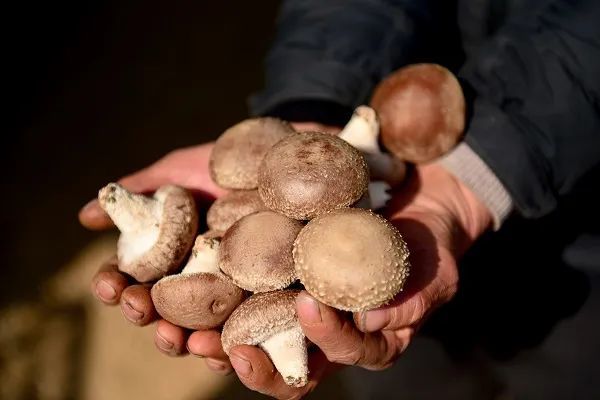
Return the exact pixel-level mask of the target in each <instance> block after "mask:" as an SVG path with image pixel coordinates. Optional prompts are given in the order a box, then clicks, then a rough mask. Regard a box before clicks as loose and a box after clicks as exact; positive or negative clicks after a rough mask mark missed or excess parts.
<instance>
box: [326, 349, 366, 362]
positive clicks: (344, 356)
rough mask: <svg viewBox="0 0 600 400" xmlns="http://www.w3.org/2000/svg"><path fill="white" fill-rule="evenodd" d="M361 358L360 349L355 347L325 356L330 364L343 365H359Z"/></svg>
mask: <svg viewBox="0 0 600 400" xmlns="http://www.w3.org/2000/svg"><path fill="white" fill-rule="evenodd" d="M362 358H363V352H362V348H361V347H355V348H352V349H349V350H347V351H343V352H338V353H337V354H336V353H334V354H331V355H327V359H328V360H329V361H331V362H335V363H339V364H344V365H359V364H360V362H361V361H362Z"/></svg>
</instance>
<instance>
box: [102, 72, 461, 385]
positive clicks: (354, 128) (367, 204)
mask: <svg viewBox="0 0 600 400" xmlns="http://www.w3.org/2000/svg"><path fill="white" fill-rule="evenodd" d="M411 71H412V70H411ZM411 71H409V72H411ZM435 71H438V70H437V69H436V70H435ZM411 73H413V74H414V71H412V72H411ZM436 73H437V72H436ZM419 76H420V77H422V76H421V75H419ZM402 79H404V78H397V77H396V78H393V79H392V80H391V82H392V83H390V84H388V85H387V86H386V85H383V86H382V87H383V89H381V88H380V90H379V92H378V93H376V96H375V97H374V100H373V102H374V103H375V104H378V105H381V104H383V105H385V104H386V103H385V101H383V102H382V101H381V98H384V97H386V96H387V97H391V96H392V97H393V96H396V97H398V98H399V99H400V100H398V99H396V100H389V101H396V102H399V103H400V104H404V103H402V101H401V99H403V98H405V97H406V96H408V97H411V96H412V97H414V96H417V95H415V94H414V93H415V92H418V90H417V89H414V88H412V89H411V88H409V89H406V86H407V85H406V84H405V83H403V84H401V85H400V86H402V87H401V88H400V89H398V90H405V91H407V93H408V94H406V93H405V94H398V93H395V92H394V88H395V87H396V86H398V84H397V83H394V82H398V81H400V82H404V81H403V80H402ZM419 82H421V81H419ZM420 84H421V83H419V84H415V85H416V86H419V85H420ZM394 85H395V86H394ZM423 85H424V87H427V88H430V86H427V85H425V84H423ZM409 86H410V85H409ZM442 86H443V88H444V90H446V89H447V88H448V87H450V89H448V90H450V91H451V90H454V89H452V84H448V83H443V84H442ZM432 90H433V89H432ZM442 97H444V98H445V97H447V96H446V94H443V96H442ZM434 103H435V101H434ZM458 108H460V107H458ZM463 108H464V107H463ZM380 109H381V113H383V115H381V114H378V112H377V111H376V110H375V109H374V108H371V107H368V106H360V107H358V108H357V109H356V110H355V112H354V115H353V116H352V118H351V119H350V121H349V122H348V123H347V125H346V126H345V127H344V129H343V130H342V132H341V134H340V135H338V136H334V135H329V134H325V133H320V132H296V131H295V130H294V129H292V127H291V126H290V125H289V124H288V123H287V122H285V121H282V120H279V119H276V118H252V119H248V120H245V121H242V122H240V123H238V124H236V125H234V126H232V127H231V128H229V129H228V130H226V131H225V132H224V133H223V134H222V135H221V136H220V137H219V138H218V139H217V141H216V143H215V146H214V148H213V150H212V153H211V156H210V162H209V169H210V174H211V177H212V179H213V180H214V181H215V182H216V183H217V184H218V185H219V186H221V187H223V188H225V189H227V190H229V192H228V194H227V195H225V196H224V197H222V198H220V199H218V200H216V201H215V202H214V203H213V205H212V206H211V208H210V209H209V210H208V212H207V214H206V217H205V218H206V224H207V226H208V228H209V231H207V232H203V233H202V234H200V235H198V236H196V235H197V234H198V232H197V230H198V226H199V216H198V214H197V211H196V206H195V204H194V200H193V198H192V197H191V195H190V193H189V192H188V191H187V190H186V189H184V188H181V187H178V186H173V185H169V186H165V187H162V188H160V189H159V190H157V191H156V193H155V194H154V195H153V197H150V196H145V195H143V194H135V193H130V192H128V191H127V190H126V189H125V188H123V187H122V186H120V185H118V184H115V183H111V184H109V185H107V186H106V187H105V188H103V189H102V190H100V193H99V200H100V204H101V206H102V207H103V208H104V209H105V210H106V211H107V213H108V214H109V216H110V217H111V218H112V220H113V221H114V222H115V225H116V226H117V227H118V228H119V230H120V231H121V235H120V238H119V241H118V265H119V269H120V270H121V271H123V272H124V273H127V274H129V275H131V276H132V277H133V278H134V279H135V280H137V281H139V282H151V283H152V284H153V285H152V290H151V295H152V300H153V302H154V305H155V307H156V310H157V312H158V313H159V314H160V315H161V316H162V317H163V318H164V319H166V320H168V321H170V322H172V323H173V324H176V325H179V326H181V327H184V328H188V329H199V330H204V329H219V328H222V335H221V339H222V344H223V348H224V350H225V352H226V353H227V354H229V352H230V351H231V349H232V348H233V347H234V346H237V345H241V344H246V345H257V346H260V347H261V348H262V349H264V350H265V352H266V353H267V354H268V355H269V357H270V358H271V360H272V361H273V363H274V365H275V367H276V368H277V370H278V371H279V372H280V373H281V375H282V377H283V379H284V380H285V382H286V383H287V384H288V385H292V386H304V385H305V384H306V383H307V381H308V373H309V371H308V367H307V341H306V339H305V337H304V334H303V333H302V329H301V328H300V324H299V321H298V316H297V314H296V308H295V298H296V295H297V294H298V293H299V288H304V289H305V290H306V291H308V292H309V293H310V294H311V295H312V296H314V297H315V298H316V299H318V300H319V301H321V302H323V303H324V304H327V305H329V306H331V307H334V308H337V309H339V310H344V311H349V312H361V311H366V310H369V309H373V308H376V307H379V306H381V305H384V304H386V303H388V302H389V301H391V300H392V299H393V298H394V297H395V296H396V295H397V294H398V293H399V292H400V291H401V290H402V288H403V286H404V285H405V282H406V280H407V277H408V274H409V262H408V254H409V251H408V248H407V246H406V244H405V242H404V241H403V239H402V236H401V234H400V232H398V230H397V229H396V228H395V227H394V226H393V225H391V224H390V223H389V222H388V221H387V220H386V219H384V218H383V217H381V216H380V215H378V214H377V210H379V209H380V208H381V207H384V206H385V203H386V201H387V197H388V194H387V190H388V189H389V188H390V187H392V186H395V185H398V184H400V183H401V182H402V181H403V179H404V176H405V174H406V168H405V164H404V162H405V161H407V160H408V161H410V160H409V159H408V158H407V157H404V158H402V159H400V158H399V157H397V156H396V155H395V154H396V152H394V151H392V153H388V152H386V151H382V150H381V148H380V145H379V141H380V140H379V131H380V121H383V123H384V127H386V126H388V128H386V129H387V130H388V132H391V128H389V121H390V117H391V114H392V113H398V114H402V112H403V111H402V109H390V108H389V107H388V108H386V107H383V106H382V108H380ZM413 109H414V107H413ZM390 110H392V111H390ZM444 110H445V109H444ZM443 112H446V111H443ZM451 112H453V111H451ZM463 112H464V110H463ZM444 115H445V114H444ZM415 118H416V119H418V118H419V117H418V116H415ZM440 118H441V117H440ZM442 119H443V118H442ZM436 121H437V120H436ZM444 121H446V119H444ZM386 124H387V125H386ZM428 124H429V125H428V126H430V127H431V126H435V127H436V129H437V127H439V123H438V122H435V121H434V122H431V123H428ZM392 125H393V124H392ZM426 125H427V124H426ZM450 125H451V127H450V128H449V129H450V130H452V132H453V133H454V131H456V130H457V129H458V125H459V124H456V123H454V122H452V121H451V123H450ZM394 126H396V127H397V126H398V124H396V125H394ZM424 129H425V128H424ZM384 132H385V130H384ZM444 132H446V130H444ZM420 134H421V133H417V135H420ZM443 134H444V135H446V133H443ZM431 135H433V134H430V136H431ZM392 136H393V134H388V137H387V139H386V136H384V138H383V139H384V143H387V142H389V143H392V144H393V145H392V146H391V147H388V148H391V149H392V150H394V149H396V147H394V146H395V145H394V143H396V142H394V140H395V139H393V138H392ZM425 136H426V135H425ZM455 136H456V135H455ZM456 137H458V136H456ZM418 140H422V138H420V139H418ZM386 141H387V142H386ZM426 142H427V141H426ZM427 143H430V142H427ZM444 143H445V142H444ZM426 145H427V146H429V144H426ZM415 146H417V147H418V145H416V144H415ZM438 147H439V146H438ZM442 148H444V149H446V150H444V151H447V149H448V148H449V147H448V146H447V145H444V146H442ZM403 155H404V154H403Z"/></svg>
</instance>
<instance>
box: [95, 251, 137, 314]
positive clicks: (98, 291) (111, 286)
mask: <svg viewBox="0 0 600 400" xmlns="http://www.w3.org/2000/svg"><path fill="white" fill-rule="evenodd" d="M127 285H128V282H127V278H126V277H125V275H123V274H122V273H120V272H119V270H118V267H117V257H116V256H114V257H112V258H111V259H109V260H107V261H106V262H105V263H103V264H102V265H101V266H100V268H99V269H98V272H97V273H96V275H94V277H93V278H92V285H91V286H92V293H94V295H95V296H96V298H97V299H98V300H100V301H101V302H103V303H104V304H107V305H116V304H118V303H119V300H120V298H121V294H122V292H123V290H125V288H126V287H127Z"/></svg>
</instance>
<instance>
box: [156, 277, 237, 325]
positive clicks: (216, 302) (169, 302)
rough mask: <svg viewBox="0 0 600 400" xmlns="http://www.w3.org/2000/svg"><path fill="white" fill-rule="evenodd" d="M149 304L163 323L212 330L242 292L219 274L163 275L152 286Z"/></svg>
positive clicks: (226, 315) (225, 317)
mask: <svg viewBox="0 0 600 400" xmlns="http://www.w3.org/2000/svg"><path fill="white" fill-rule="evenodd" d="M151 294H152V302H153V303H154V306H155V307H156V311H157V312H158V314H159V315H160V316H161V317H163V318H164V319H166V320H167V321H169V322H171V323H173V324H175V325H178V326H181V327H183V328H188V329H197V330H206V329H213V328H216V327H218V326H220V325H221V324H223V322H225V320H227V317H229V315H230V314H231V312H232V311H233V310H234V309H235V308H236V307H237V306H238V305H239V304H240V303H241V302H242V300H243V299H244V292H243V291H242V289H240V288H238V287H237V286H235V285H234V284H233V282H231V280H230V279H229V278H227V277H226V276H225V275H223V274H209V273H204V272H200V273H191V274H177V275H170V276H166V277H164V278H163V279H161V280H159V281H158V282H157V283H156V284H155V285H154V286H152V291H151Z"/></svg>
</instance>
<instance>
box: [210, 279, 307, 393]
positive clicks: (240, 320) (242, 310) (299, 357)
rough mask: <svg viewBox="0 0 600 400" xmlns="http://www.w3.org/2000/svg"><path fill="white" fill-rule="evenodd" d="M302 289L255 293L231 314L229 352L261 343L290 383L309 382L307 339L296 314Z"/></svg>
mask: <svg viewBox="0 0 600 400" xmlns="http://www.w3.org/2000/svg"><path fill="white" fill-rule="evenodd" d="M298 293H299V291H298V290H280V291H275V292H267V293H259V294H255V295H252V296H251V297H249V298H248V299H247V300H246V301H244V302H243V303H242V304H240V306H239V307H238V308H236V309H235V311H234V312H233V313H232V314H231V316H230V317H229V319H228V320H227V321H226V322H225V325H224V326H223V332H222V334H221V343H222V345H223V349H224V350H225V353H227V354H229V353H230V351H231V349H232V348H233V347H235V346H238V345H242V344H245V345H250V346H255V345H259V346H260V347H261V348H262V349H263V350H265V352H266V353H267V354H268V355H269V357H270V358H271V360H272V361H273V364H274V365H275V368H277V371H279V372H280V373H281V375H282V377H283V379H284V381H285V382H286V384H288V385H290V386H296V387H301V386H304V385H306V383H307V381H308V365H307V364H308V354H307V350H306V345H307V343H306V338H305V337H304V333H303V332H302V328H301V327H300V323H299V321H298V316H297V314H296V296H297V295H298Z"/></svg>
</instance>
